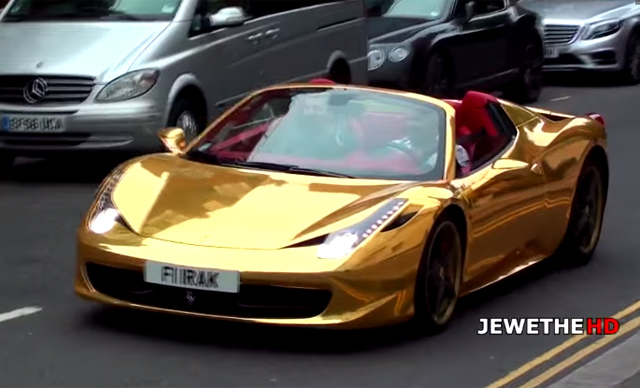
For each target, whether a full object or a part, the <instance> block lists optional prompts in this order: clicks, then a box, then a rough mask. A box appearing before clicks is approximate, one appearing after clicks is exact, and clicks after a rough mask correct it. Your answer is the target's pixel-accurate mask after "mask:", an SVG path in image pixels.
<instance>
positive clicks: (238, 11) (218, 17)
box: [208, 7, 249, 30]
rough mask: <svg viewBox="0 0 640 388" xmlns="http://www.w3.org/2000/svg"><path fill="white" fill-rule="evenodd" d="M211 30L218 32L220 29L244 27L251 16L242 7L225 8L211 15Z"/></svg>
mask: <svg viewBox="0 0 640 388" xmlns="http://www.w3.org/2000/svg"><path fill="white" fill-rule="evenodd" d="M208 19H209V28H211V29H212V30H216V29H218V28H227V27H237V26H241V25H243V24H244V23H245V22H246V21H247V20H249V16H247V14H246V13H245V12H244V9H243V8H241V7H225V8H222V9H221V10H219V11H218V12H216V13H214V14H213V15H209V18H208Z"/></svg>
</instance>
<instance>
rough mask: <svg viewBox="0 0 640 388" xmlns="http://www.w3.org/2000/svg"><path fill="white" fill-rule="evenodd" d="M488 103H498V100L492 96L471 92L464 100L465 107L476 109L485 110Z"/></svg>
mask: <svg viewBox="0 0 640 388" xmlns="http://www.w3.org/2000/svg"><path fill="white" fill-rule="evenodd" d="M488 102H498V99H497V98H495V97H494V96H492V95H491V94H487V93H480V92H474V91H469V92H467V94H465V96H464V99H463V100H462V103H463V104H464V105H465V106H468V107H470V108H476V109H482V108H484V107H485V106H486V105H487V103H488Z"/></svg>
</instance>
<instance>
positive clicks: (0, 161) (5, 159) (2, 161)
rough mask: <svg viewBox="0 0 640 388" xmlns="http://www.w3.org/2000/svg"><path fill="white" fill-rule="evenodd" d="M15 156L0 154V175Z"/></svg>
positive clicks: (10, 164)
mask: <svg viewBox="0 0 640 388" xmlns="http://www.w3.org/2000/svg"><path fill="white" fill-rule="evenodd" d="M14 160H15V156H13V155H0V176H1V175H5V174H6V173H7V172H8V170H9V169H10V168H11V166H13V161H14Z"/></svg>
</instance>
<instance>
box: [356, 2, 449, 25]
mask: <svg viewBox="0 0 640 388" xmlns="http://www.w3.org/2000/svg"><path fill="white" fill-rule="evenodd" d="M449 3H450V0H365V4H366V5H367V8H368V9H372V8H377V9H378V10H377V12H376V13H379V14H380V15H381V16H383V17H394V18H413V19H425V20H438V19H440V18H441V17H442V16H443V15H444V13H445V12H446V7H447V5H448V4H449Z"/></svg>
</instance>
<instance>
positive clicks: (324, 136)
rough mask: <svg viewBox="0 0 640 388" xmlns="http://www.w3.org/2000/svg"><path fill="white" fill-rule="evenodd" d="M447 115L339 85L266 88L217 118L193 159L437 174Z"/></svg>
mask: <svg viewBox="0 0 640 388" xmlns="http://www.w3.org/2000/svg"><path fill="white" fill-rule="evenodd" d="M445 128H446V114H445V112H444V110H443V109H442V108H440V107H438V106H436V105H433V104H430V103H428V102H424V101H420V100H415V99H412V98H409V97H404V96H401V95H395V94H391V93H384V92H377V91H369V90H363V89H356V88H344V87H335V88H332V87H309V88H304V87H302V88H286V89H272V90H268V91H265V92H262V93H260V94H258V95H256V96H254V97H253V98H251V99H250V100H249V101H247V102H245V103H244V104H243V105H242V106H240V107H238V108H236V109H235V110H233V111H232V112H231V113H230V114H229V115H228V116H226V117H225V118H224V119H223V120H222V121H220V122H218V123H217V124H215V126H214V127H213V128H211V129H210V130H208V131H207V132H206V134H205V135H204V136H203V137H202V138H201V139H200V140H199V141H198V142H197V143H196V144H194V145H193V146H192V147H191V148H190V151H189V152H188V153H187V155H186V157H187V158H188V159H190V160H193V161H198V162H202V163H210V164H217V165H223V166H236V167H242V168H257V169H266V170H273V171H283V172H289V173H299V174H311V175H323V176H334V177H345V178H364V179H391V180H419V181H426V180H438V179H442V176H443V171H444V137H445Z"/></svg>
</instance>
